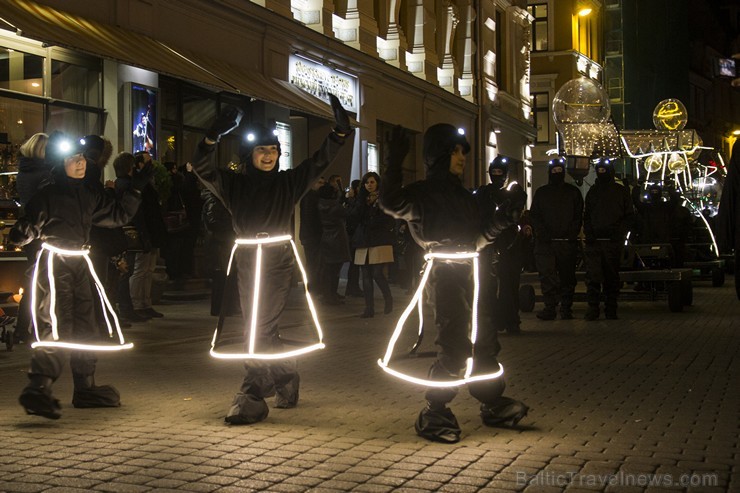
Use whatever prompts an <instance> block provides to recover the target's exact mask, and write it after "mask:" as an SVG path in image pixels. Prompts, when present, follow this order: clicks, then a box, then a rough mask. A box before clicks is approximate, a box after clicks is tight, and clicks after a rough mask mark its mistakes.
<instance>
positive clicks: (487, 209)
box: [475, 156, 527, 334]
mask: <svg viewBox="0 0 740 493" xmlns="http://www.w3.org/2000/svg"><path fill="white" fill-rule="evenodd" d="M488 175H489V177H490V178H491V183H489V184H488V185H485V186H483V187H480V188H479V189H478V190H477V191H476V193H475V197H476V200H477V201H478V206H479V207H480V210H481V213H482V214H483V216H484V217H491V216H492V215H493V214H494V213H495V212H496V210H497V209H498V208H500V207H501V206H503V205H504V204H518V205H520V206H521V208H520V209H519V210H516V211H514V210H513V211H512V216H511V220H512V221H514V224H512V225H511V226H509V227H507V228H505V229H504V230H503V231H501V232H500V233H499V234H498V235H497V236H496V239H495V240H494V242H493V243H492V244H490V245H487V246H486V247H485V248H483V250H481V252H480V254H481V264H482V268H483V274H482V276H483V281H482V283H481V284H482V295H481V296H482V298H483V303H482V304H481V312H482V315H483V317H482V318H487V319H488V322H489V323H491V325H492V327H493V329H494V330H496V331H498V332H508V333H509V334H518V333H519V332H520V330H519V324H520V319H519V279H520V277H521V273H522V264H523V259H522V250H523V249H522V245H521V241H522V238H523V235H522V234H520V231H519V225H518V224H516V223H517V222H518V221H519V218H520V217H521V213H522V211H523V209H524V206H525V205H526V203H527V193H526V192H525V191H524V189H523V188H522V187H521V186H519V185H518V184H513V185H512V186H510V187H506V180H507V178H508V175H509V160H508V159H507V158H505V157H501V156H499V157H496V158H495V159H494V160H493V161H491V163H490V164H489V165H488Z"/></svg>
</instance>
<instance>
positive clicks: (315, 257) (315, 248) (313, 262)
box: [301, 241, 321, 292]
mask: <svg viewBox="0 0 740 493" xmlns="http://www.w3.org/2000/svg"><path fill="white" fill-rule="evenodd" d="M301 244H302V245H303V252H304V253H305V254H306V277H308V288H309V290H310V291H311V292H313V291H314V285H315V287H316V288H317V290H319V288H318V286H319V284H320V281H319V279H320V276H321V254H320V252H319V246H320V243H319V241H315V242H313V241H311V242H305V243H304V242H301Z"/></svg>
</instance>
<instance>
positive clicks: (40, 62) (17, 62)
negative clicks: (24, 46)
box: [0, 47, 44, 96]
mask: <svg viewBox="0 0 740 493" xmlns="http://www.w3.org/2000/svg"><path fill="white" fill-rule="evenodd" d="M43 84H44V57H41V56H36V55H32V54H30V53H24V52H22V51H17V50H13V49H11V48H3V47H0V89H9V90H11V91H17V92H24V93H27V94H34V95H36V96H42V95H43V93H44V87H43Z"/></svg>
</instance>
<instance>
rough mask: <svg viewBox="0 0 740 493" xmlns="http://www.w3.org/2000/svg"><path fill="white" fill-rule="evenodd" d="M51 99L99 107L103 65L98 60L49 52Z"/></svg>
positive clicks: (65, 53) (56, 51) (58, 51)
mask: <svg viewBox="0 0 740 493" xmlns="http://www.w3.org/2000/svg"><path fill="white" fill-rule="evenodd" d="M51 57H52V60H51V97H52V98H54V99H60V100H64V101H70V102H73V103H78V104H84V105H86V106H95V107H99V106H101V103H102V101H103V96H102V93H103V91H102V86H103V84H102V80H101V79H102V72H103V63H102V61H101V60H100V59H99V58H92V57H84V56H78V55H77V54H71V53H67V52H66V51H64V52H62V51H61V50H59V49H57V48H53V49H52V51H51Z"/></svg>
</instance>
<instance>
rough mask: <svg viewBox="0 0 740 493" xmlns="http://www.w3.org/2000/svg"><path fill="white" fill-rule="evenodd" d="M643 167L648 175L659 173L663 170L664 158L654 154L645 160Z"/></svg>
mask: <svg viewBox="0 0 740 493" xmlns="http://www.w3.org/2000/svg"><path fill="white" fill-rule="evenodd" d="M642 165H643V166H644V167H645V171H647V172H648V173H657V172H658V171H660V170H661V169H663V157H662V156H660V155H657V154H652V155H650V156H648V157H646V158H645V161H643V163H642Z"/></svg>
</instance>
